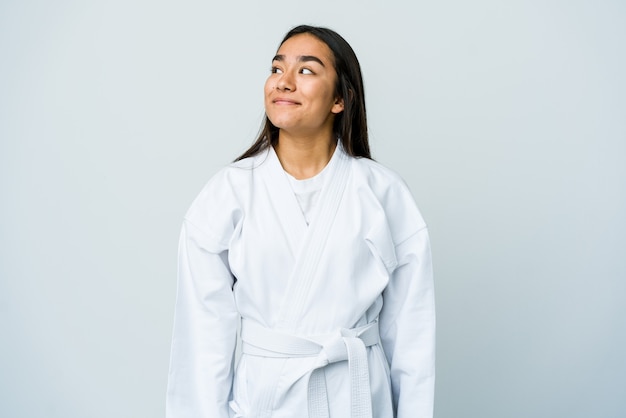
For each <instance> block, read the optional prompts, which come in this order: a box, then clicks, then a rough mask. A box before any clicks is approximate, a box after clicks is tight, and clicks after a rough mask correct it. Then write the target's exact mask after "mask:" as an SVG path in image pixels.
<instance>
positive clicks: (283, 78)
mask: <svg viewBox="0 0 626 418" xmlns="http://www.w3.org/2000/svg"><path fill="white" fill-rule="evenodd" d="M276 88H277V89H278V90H281V91H294V90H295V83H294V82H293V77H292V76H291V75H290V74H289V72H284V73H282V74H281V75H280V78H279V79H278V82H277V83H276Z"/></svg>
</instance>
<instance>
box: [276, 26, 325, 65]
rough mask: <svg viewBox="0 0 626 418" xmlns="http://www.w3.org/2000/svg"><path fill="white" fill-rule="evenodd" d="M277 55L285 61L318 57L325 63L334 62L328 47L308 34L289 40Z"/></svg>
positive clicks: (295, 36)
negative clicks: (303, 57) (302, 57)
mask: <svg viewBox="0 0 626 418" xmlns="http://www.w3.org/2000/svg"><path fill="white" fill-rule="evenodd" d="M276 55H277V56H282V57H283V58H284V59H298V58H299V57H301V56H310V57H317V58H319V59H320V60H321V61H322V62H324V63H326V62H332V61H333V53H332V51H331V50H330V48H329V47H328V45H326V44H325V43H324V42H322V41H321V40H320V39H318V38H317V37H315V36H313V35H311V34H308V33H301V34H298V35H294V36H292V37H291V38H289V39H287V40H286V41H285V42H283V43H282V45H281V46H280V47H279V48H278V51H277V52H276Z"/></svg>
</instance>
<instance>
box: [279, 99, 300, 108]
mask: <svg viewBox="0 0 626 418" xmlns="http://www.w3.org/2000/svg"><path fill="white" fill-rule="evenodd" d="M272 103H274V104H277V105H286V106H288V105H299V104H300V102H296V101H295V100H291V99H285V98H282V97H279V98H277V99H274V100H272Z"/></svg>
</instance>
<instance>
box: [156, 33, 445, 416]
mask: <svg viewBox="0 0 626 418" xmlns="http://www.w3.org/2000/svg"><path fill="white" fill-rule="evenodd" d="M265 111H266V115H267V118H266V121H265V126H264V128H263V129H262V132H261V134H260V136H259V138H258V140H257V141H256V142H255V143H254V144H253V145H252V147H251V148H250V149H249V150H248V151H246V152H245V153H244V154H243V155H242V156H241V157H240V158H239V159H238V160H237V161H236V162H235V163H233V164H231V165H230V166H228V167H226V168H224V169H223V170H221V171H220V172H219V173H217V174H216V175H215V176H214V177H213V178H212V179H211V180H210V181H209V182H208V184H207V185H206V186H205V188H204V189H203V190H202V192H201V193H200V195H199V196H198V197H197V198H196V200H195V201H194V203H193V204H192V206H191V208H190V209H189V211H188V213H187V215H186V216H185V220H184V224H183V228H182V233H181V239H180V250H179V257H180V260H179V272H178V275H179V279H178V296H177V303H176V316H175V325H174V335H173V342H172V357H171V365H170V375H169V383H168V398H167V416H168V418H183V417H204V418H226V417H246V418H250V417H275V418H277V417H282V418H288V417H289V418H292V417H307V416H308V417H310V418H318V417H339V418H344V417H376V418H383V417H384V418H386V417H390V418H391V417H398V418H426V417H432V409H433V391H434V338H435V331H434V330H435V311H434V293H433V280H432V269H431V261H430V247H429V241H428V232H427V229H426V225H425V224H424V221H423V219H422V217H421V215H420V213H419V212H418V209H417V207H416V206H415V203H414V201H413V198H412V197H411V194H410V192H409V190H408V189H407V187H406V185H405V184H404V182H403V181H402V180H401V179H400V178H399V177H398V176H397V175H396V174H394V173H393V172H391V171H389V170H388V169H386V168H384V167H382V166H381V165H379V164H378V163H376V162H374V161H372V160H371V159H370V153H369V146H368V140H367V126H366V117H365V103H364V93H363V83H362V80H361V70H360V66H359V63H358V61H357V58H356V56H355V54H354V52H353V50H352V49H351V48H350V46H349V45H348V43H347V42H346V41H345V40H344V39H343V38H342V37H341V36H339V35H338V34H337V33H335V32H333V31H331V30H329V29H325V28H317V27H310V26H298V27H296V28H294V29H292V30H291V31H290V32H289V33H287V35H286V36H285V38H284V39H283V41H282V43H281V44H280V47H279V49H278V51H277V54H276V56H275V57H274V59H273V61H272V71H271V74H270V76H269V78H268V79H267V82H266V85H265ZM240 320H241V339H242V341H243V344H242V352H243V354H242V356H241V359H240V360H239V363H238V365H237V369H236V372H234V368H233V364H234V353H235V347H236V340H237V338H236V333H237V328H238V324H239V321H240Z"/></svg>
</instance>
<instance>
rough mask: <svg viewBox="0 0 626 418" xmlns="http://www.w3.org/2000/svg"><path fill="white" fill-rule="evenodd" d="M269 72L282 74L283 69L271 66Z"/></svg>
mask: <svg viewBox="0 0 626 418" xmlns="http://www.w3.org/2000/svg"><path fill="white" fill-rule="evenodd" d="M271 72H272V74H282V73H283V70H281V69H280V68H278V67H272V69H271Z"/></svg>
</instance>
